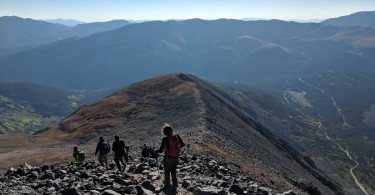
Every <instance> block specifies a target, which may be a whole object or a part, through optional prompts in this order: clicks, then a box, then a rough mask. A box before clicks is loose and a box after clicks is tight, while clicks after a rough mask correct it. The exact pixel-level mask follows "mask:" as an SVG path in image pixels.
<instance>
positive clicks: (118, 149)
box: [112, 139, 125, 156]
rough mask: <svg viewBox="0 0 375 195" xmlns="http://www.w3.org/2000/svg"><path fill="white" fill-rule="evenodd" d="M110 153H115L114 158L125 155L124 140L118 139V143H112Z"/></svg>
mask: <svg viewBox="0 0 375 195" xmlns="http://www.w3.org/2000/svg"><path fill="white" fill-rule="evenodd" d="M112 151H113V152H114V153H115V155H116V156H119V155H120V156H122V155H125V142H124V140H122V139H120V140H118V141H114V142H113V144H112Z"/></svg>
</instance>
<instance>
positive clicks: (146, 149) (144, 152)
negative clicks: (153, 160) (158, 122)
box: [141, 144, 150, 158]
mask: <svg viewBox="0 0 375 195" xmlns="http://www.w3.org/2000/svg"><path fill="white" fill-rule="evenodd" d="M149 153H150V148H149V147H148V146H147V145H146V144H143V149H142V151H141V154H142V157H144V158H146V157H148V156H149Z"/></svg>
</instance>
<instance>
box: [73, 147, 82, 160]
mask: <svg viewBox="0 0 375 195" xmlns="http://www.w3.org/2000/svg"><path fill="white" fill-rule="evenodd" d="M83 160H85V153H84V152H83V151H82V150H78V147H77V146H74V148H73V163H74V164H79V163H82V162H83Z"/></svg>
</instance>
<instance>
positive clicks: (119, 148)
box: [112, 135, 126, 172]
mask: <svg viewBox="0 0 375 195" xmlns="http://www.w3.org/2000/svg"><path fill="white" fill-rule="evenodd" d="M125 150H126V148H125V142H124V140H122V139H121V140H120V137H119V136H118V135H116V136H115V141H114V142H113V144H112V151H113V152H114V153H115V163H116V166H117V169H118V171H121V172H124V171H125V168H126V163H125V162H124V158H125ZM120 162H121V164H122V165H123V168H121V164H120Z"/></svg>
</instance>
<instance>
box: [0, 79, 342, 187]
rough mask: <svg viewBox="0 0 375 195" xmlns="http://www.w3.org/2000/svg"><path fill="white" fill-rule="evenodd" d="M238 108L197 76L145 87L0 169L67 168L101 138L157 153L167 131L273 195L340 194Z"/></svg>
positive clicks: (68, 124) (111, 99) (103, 105)
mask: <svg viewBox="0 0 375 195" xmlns="http://www.w3.org/2000/svg"><path fill="white" fill-rule="evenodd" d="M234 101H236V100H234V99H232V98H231V97H229V96H227V95H226V94H225V93H222V92H221V91H220V90H218V89H217V88H216V87H215V86H213V85H211V84H209V83H208V82H205V81H202V80H200V79H198V78H196V77H194V76H189V75H184V74H172V75H165V76H160V77H156V78H153V79H149V80H145V81H142V82H139V83H135V84H132V85H130V86H129V87H127V88H125V89H123V90H120V91H118V92H116V93H115V94H113V95H111V96H108V97H107V98H104V99H103V100H101V101H99V102H97V103H94V104H92V105H88V106H84V107H81V108H80V109H79V110H77V111H76V112H75V113H73V114H72V115H70V116H69V117H67V118H66V119H65V120H63V121H61V123H60V124H59V125H56V126H53V127H51V128H49V129H46V130H44V131H42V132H40V133H38V134H37V135H35V136H34V137H33V138H29V142H30V143H29V142H28V143H25V145H27V146H28V148H25V145H24V146H22V145H19V146H14V147H13V150H16V151H17V152H12V151H2V153H0V161H1V162H2V164H1V167H2V168H3V170H4V168H6V167H8V168H9V167H10V166H11V165H12V164H13V163H16V162H19V161H20V160H21V161H25V159H27V161H28V162H30V163H35V164H43V163H52V164H54V163H62V162H67V161H69V159H70V155H71V154H70V151H71V150H72V147H73V146H74V145H79V147H80V148H82V149H84V150H85V151H94V149H95V145H96V142H97V138H98V137H99V136H104V137H105V138H106V139H110V140H111V139H113V136H114V135H116V134H119V135H120V137H122V138H124V139H125V141H126V142H127V143H128V144H129V145H130V146H139V145H142V143H144V142H145V143H149V144H151V145H154V146H157V145H158V144H159V142H160V140H161V138H162V136H161V134H160V130H159V129H160V128H161V127H162V125H163V124H164V123H170V124H171V125H172V126H173V127H174V128H175V130H176V131H177V133H179V134H180V135H181V136H182V137H183V139H184V140H185V142H187V143H189V145H190V146H191V150H192V151H194V153H196V154H197V155H199V156H201V155H206V156H210V157H211V158H213V159H214V160H217V161H220V162H225V163H231V164H235V165H237V166H238V167H240V168H241V170H243V171H244V172H246V173H250V174H251V175H253V178H254V180H255V181H257V182H260V183H262V184H263V185H264V186H265V187H271V188H272V189H274V190H275V192H279V193H281V192H284V191H287V190H293V191H295V192H296V193H301V194H303V193H311V191H310V190H313V192H314V193H316V194H319V193H322V194H335V193H343V192H342V190H341V189H340V186H338V184H336V183H335V182H334V181H332V180H330V179H329V178H328V177H327V176H326V175H325V174H323V173H322V172H321V171H319V170H318V169H317V168H316V167H315V165H314V163H313V162H312V161H311V159H310V158H308V157H304V156H302V155H301V154H299V153H298V152H297V151H295V150H294V149H293V148H292V147H290V146H289V145H288V143H286V142H285V141H283V140H282V139H280V138H278V137H277V136H275V135H273V134H272V133H270V131H269V129H267V128H266V127H265V126H263V125H262V124H260V123H259V122H257V121H256V120H254V119H253V118H251V117H250V116H249V115H248V114H247V113H246V112H244V111H242V110H241V109H239V108H238V107H237V106H236V104H237V103H236V102H234ZM0 139H3V138H2V137H1V136H0ZM18 139H21V140H22V139H23V138H22V137H21V138H18ZM89 154H90V153H89ZM89 156H90V155H89Z"/></svg>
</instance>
